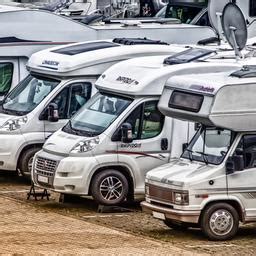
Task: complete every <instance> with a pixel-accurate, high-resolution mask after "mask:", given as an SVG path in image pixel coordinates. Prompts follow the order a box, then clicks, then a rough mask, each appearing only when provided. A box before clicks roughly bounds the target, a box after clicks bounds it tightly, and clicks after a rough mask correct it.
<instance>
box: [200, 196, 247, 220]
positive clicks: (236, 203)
mask: <svg viewBox="0 0 256 256" xmlns="http://www.w3.org/2000/svg"><path fill="white" fill-rule="evenodd" d="M216 203H226V204H229V205H231V206H232V207H233V208H234V209H235V210H236V211H237V213H238V216H239V220H240V221H241V222H244V219H245V216H244V210H243V207H242V205H241V203H240V202H239V201H237V200H235V199H222V200H214V201H210V202H208V203H206V204H205V205H204V207H203V209H202V210H201V214H200V217H199V223H200V222H201V219H202V216H203V213H204V211H205V209H206V208H207V207H209V206H211V205H214V204H216Z"/></svg>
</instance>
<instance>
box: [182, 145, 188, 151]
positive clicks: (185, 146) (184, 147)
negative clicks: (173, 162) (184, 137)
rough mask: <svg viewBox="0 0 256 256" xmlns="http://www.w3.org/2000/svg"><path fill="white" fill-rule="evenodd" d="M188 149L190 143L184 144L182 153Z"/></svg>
mask: <svg viewBox="0 0 256 256" xmlns="http://www.w3.org/2000/svg"><path fill="white" fill-rule="evenodd" d="M187 147H188V143H183V144H182V152H184V151H185V149H186V148H187Z"/></svg>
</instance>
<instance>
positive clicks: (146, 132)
mask: <svg viewBox="0 0 256 256" xmlns="http://www.w3.org/2000/svg"><path fill="white" fill-rule="evenodd" d="M157 103H158V102H157V101H148V102H145V103H142V104H141V105H140V106H138V107H137V108H136V109H135V110H134V111H133V112H132V113H131V114H130V115H129V117H128V118H127V119H126V120H125V123H126V122H127V123H130V124H131V125H132V134H133V139H150V138H153V137H156V136H157V135H158V134H160V133H161V131H162V128H163V124H164V116H163V115H162V114H161V113H160V111H159V110H158V109H157Z"/></svg>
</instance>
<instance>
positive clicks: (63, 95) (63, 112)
mask: <svg viewBox="0 0 256 256" xmlns="http://www.w3.org/2000/svg"><path fill="white" fill-rule="evenodd" d="M68 95H69V88H68V87H66V88H64V89H63V90H62V91H61V92H60V93H59V94H58V95H57V96H56V97H55V98H54V99H53V100H52V103H55V104H57V106H58V111H59V119H67V118H68V114H67V113H68V111H67V105H68V104H67V103H68Z"/></svg>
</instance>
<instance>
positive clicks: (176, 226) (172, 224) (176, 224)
mask: <svg viewBox="0 0 256 256" xmlns="http://www.w3.org/2000/svg"><path fill="white" fill-rule="evenodd" d="M163 222H164V224H165V225H166V226H167V227H169V228H171V229H174V230H180V231H184V230H187V229H188V228H189V224H186V223H179V222H176V221H172V220H164V221H163Z"/></svg>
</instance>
